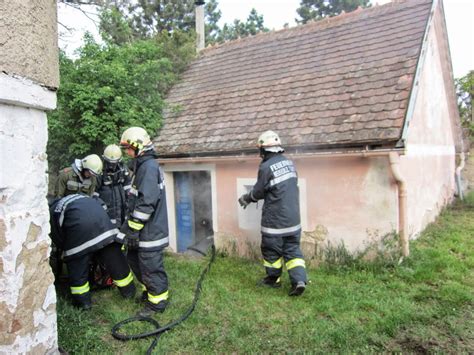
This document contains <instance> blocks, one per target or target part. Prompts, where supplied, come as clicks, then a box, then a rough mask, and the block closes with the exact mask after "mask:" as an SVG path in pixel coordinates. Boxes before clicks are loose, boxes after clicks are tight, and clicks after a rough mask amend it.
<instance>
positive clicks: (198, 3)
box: [194, 0, 205, 52]
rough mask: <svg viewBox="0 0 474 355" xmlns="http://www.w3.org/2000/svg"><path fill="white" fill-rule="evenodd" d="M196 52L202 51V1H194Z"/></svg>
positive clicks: (203, 2) (203, 35) (203, 34)
mask: <svg viewBox="0 0 474 355" xmlns="http://www.w3.org/2000/svg"><path fill="white" fill-rule="evenodd" d="M194 4H195V5H196V51H197V52H199V51H200V50H201V49H204V37H205V33H204V4H205V1H204V0H196V1H195V2H194Z"/></svg>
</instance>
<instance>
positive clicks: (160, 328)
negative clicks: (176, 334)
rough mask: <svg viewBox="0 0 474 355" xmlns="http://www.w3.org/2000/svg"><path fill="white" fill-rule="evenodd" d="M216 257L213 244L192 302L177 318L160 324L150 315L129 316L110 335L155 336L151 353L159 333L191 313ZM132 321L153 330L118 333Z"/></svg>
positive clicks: (151, 345)
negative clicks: (149, 325)
mask: <svg viewBox="0 0 474 355" xmlns="http://www.w3.org/2000/svg"><path fill="white" fill-rule="evenodd" d="M215 258H216V248H215V246H214V245H212V246H211V259H210V260H209V262H208V264H207V265H206V267H205V268H204V269H203V270H202V272H201V275H200V276H199V279H198V281H197V283H196V288H195V290H194V298H193V302H192V303H191V305H190V306H189V308H188V309H187V310H186V312H184V314H183V315H182V316H181V317H179V318H178V319H176V320H174V321H171V322H170V323H168V324H166V325H164V326H160V323H158V321H156V320H155V319H153V318H150V317H130V318H127V319H124V320H123V321H121V322H119V323H117V324H115V325H114V326H113V327H112V336H113V337H114V338H115V339H118V340H122V341H127V340H135V339H143V338H148V337H150V336H155V339H153V342H152V343H151V344H150V346H149V347H148V350H147V352H146V353H147V354H151V352H152V351H153V349H154V348H155V346H156V344H158V340H159V339H160V336H161V334H163V333H164V332H166V331H168V330H171V329H173V328H174V327H176V326H177V325H178V324H179V323H181V322H183V321H184V320H186V319H187V318H188V317H189V316H190V315H191V313H193V311H194V308H195V307H196V304H197V301H198V299H199V295H200V294H201V286H202V281H203V280H204V276H205V275H206V274H207V272H208V271H209V270H210V269H211V264H212V263H213V262H214V260H215ZM132 322H147V323H151V324H153V326H154V327H155V329H154V330H151V331H148V332H144V333H139V334H130V335H129V334H123V333H120V332H119V330H120V328H122V327H123V326H124V325H125V324H128V323H132Z"/></svg>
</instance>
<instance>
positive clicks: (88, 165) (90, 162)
mask: <svg viewBox="0 0 474 355" xmlns="http://www.w3.org/2000/svg"><path fill="white" fill-rule="evenodd" d="M82 169H87V170H89V171H90V172H91V173H92V174H94V175H100V174H101V173H102V159H100V157H99V156H98V155H97V154H91V155H88V156H87V157H85V158H84V159H82Z"/></svg>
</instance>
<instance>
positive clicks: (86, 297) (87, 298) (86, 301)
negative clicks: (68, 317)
mask: <svg viewBox="0 0 474 355" xmlns="http://www.w3.org/2000/svg"><path fill="white" fill-rule="evenodd" d="M72 304H73V305H74V306H75V307H77V308H79V309H82V310H84V311H87V310H89V309H91V308H92V301H91V295H90V293H89V292H87V293H85V294H81V295H72Z"/></svg>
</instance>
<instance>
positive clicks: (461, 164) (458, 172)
mask: <svg viewBox="0 0 474 355" xmlns="http://www.w3.org/2000/svg"><path fill="white" fill-rule="evenodd" d="M459 157H460V158H461V161H460V162H459V166H458V167H457V168H456V186H457V188H458V196H459V198H460V199H461V201H462V200H464V195H463V193H462V186H461V171H462V169H464V163H465V158H466V157H465V155H464V152H462V153H461V154H460V156H459Z"/></svg>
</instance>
